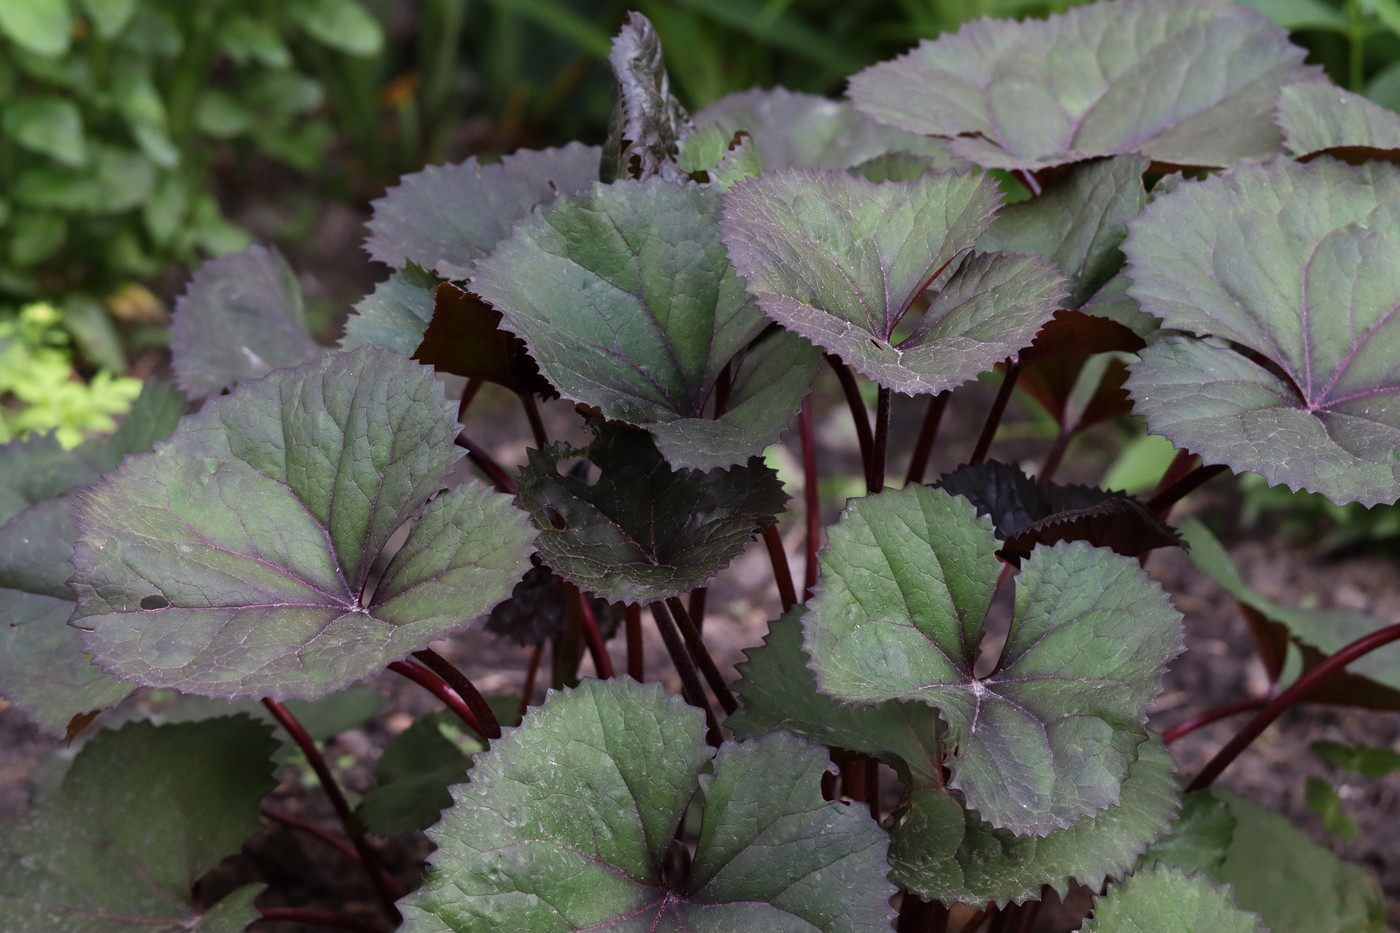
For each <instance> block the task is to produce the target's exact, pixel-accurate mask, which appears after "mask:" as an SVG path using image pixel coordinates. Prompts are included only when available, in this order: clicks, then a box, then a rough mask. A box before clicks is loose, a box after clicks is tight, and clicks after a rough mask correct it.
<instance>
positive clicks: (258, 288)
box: [170, 244, 321, 399]
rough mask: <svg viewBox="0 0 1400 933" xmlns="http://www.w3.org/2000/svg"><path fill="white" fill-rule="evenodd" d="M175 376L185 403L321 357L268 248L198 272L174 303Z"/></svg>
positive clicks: (289, 280)
mask: <svg viewBox="0 0 1400 933" xmlns="http://www.w3.org/2000/svg"><path fill="white" fill-rule="evenodd" d="M170 351H171V354H172V356H173V363H174V367H175V377H176V379H177V380H178V381H179V383H180V388H181V389H183V390H184V392H185V394H186V395H188V396H189V397H190V398H193V399H198V398H203V397H204V396H206V395H211V394H213V393H215V392H218V391H220V390H222V389H226V388H228V387H229V386H232V385H234V384H235V383H239V382H247V381H249V380H251V379H257V378H259V377H260V376H265V375H267V373H269V372H271V371H272V370H274V369H280V368H282V367H286V366H296V365H297V364H298V363H302V362H305V361H306V360H309V359H312V358H314V357H316V356H318V355H320V353H321V348H320V347H319V346H317V345H316V341H315V340H313V339H311V335H310V334H309V333H308V332H307V328H306V308H305V306H304V305H303V304H302V298H301V286H300V285H299V284H297V278H296V274H295V273H294V272H292V268H291V266H289V265H287V261H286V260H285V259H283V258H282V254H281V253H279V252H277V250H276V249H269V248H268V247H265V246H259V245H257V244H253V245H252V246H249V247H248V248H247V249H245V250H244V251H243V252H241V253H235V254H233V255H231V256H224V257H221V258H219V259H213V260H210V261H209V262H206V263H205V264H204V265H202V266H200V267H199V271H198V272H196V273H195V274H194V278H192V279H191V280H190V284H189V287H188V288H187V289H185V293H184V294H183V295H181V296H180V297H179V299H178V300H177V301H176V302H175V316H174V320H173V321H172V322H171V325H170Z"/></svg>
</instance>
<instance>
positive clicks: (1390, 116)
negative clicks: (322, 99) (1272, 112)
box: [1278, 81, 1400, 164]
mask: <svg viewBox="0 0 1400 933" xmlns="http://www.w3.org/2000/svg"><path fill="white" fill-rule="evenodd" d="M1278 125H1279V127H1280V128H1281V129H1282V130H1283V147H1284V148H1285V149H1286V150H1288V152H1289V154H1291V155H1292V156H1294V157H1295V158H1299V159H1304V161H1306V160H1307V157H1309V156H1316V155H1317V154H1318V153H1321V152H1325V153H1327V154H1328V155H1331V156H1333V157H1334V158H1338V159H1341V160H1343V161H1345V162H1351V163H1352V164H1359V163H1361V162H1364V161H1366V160H1367V159H1383V160H1385V161H1387V162H1396V161H1400V115H1397V114H1396V113H1395V111H1393V110H1388V109H1387V108H1385V107H1382V106H1380V105H1379V104H1373V103H1371V102H1370V101H1369V100H1367V99H1366V98H1364V97H1362V96H1361V95H1360V94H1353V93H1351V92H1350V91H1344V90H1342V89H1341V88H1339V87H1337V86H1336V85H1335V84H1332V83H1331V82H1330V81H1300V82H1298V83H1297V84H1290V85H1288V86H1287V87H1285V88H1283V89H1282V90H1281V91H1280V92H1279V99H1278Z"/></svg>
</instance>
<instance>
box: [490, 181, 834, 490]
mask: <svg viewBox="0 0 1400 933" xmlns="http://www.w3.org/2000/svg"><path fill="white" fill-rule="evenodd" d="M719 213H720V194H719V192H718V191H714V190H711V189H709V188H703V187H700V186H697V185H688V186H679V185H673V184H668V183H667V182H664V181H661V180H659V179H651V180H649V181H644V182H638V183H635V184H632V183H628V184H620V185H599V186H598V187H597V188H595V189H594V191H593V192H592V193H591V194H588V195H585V196H581V197H577V198H569V199H567V200H565V201H563V202H561V203H560V204H559V205H557V206H556V207H555V208H554V209H553V210H550V211H547V212H544V213H542V214H540V215H538V216H535V217H531V218H529V219H527V220H525V221H522V222H521V223H520V224H519V225H518V226H517V227H516V228H515V233H514V235H513V236H511V237H510V238H509V239H507V240H505V241H504V242H502V243H501V244H500V245H499V246H498V247H497V248H496V250H495V252H493V253H492V254H491V255H490V256H489V257H487V258H486V259H484V260H482V261H481V263H480V264H479V266H478V268H477V274H476V275H475V276H474V277H473V279H472V288H473V289H474V290H475V291H476V292H477V294H479V295H481V296H482V297H483V298H485V299H486V300H487V301H489V302H491V303H492V304H493V305H495V307H496V309H497V310H499V311H500V312H501V315H502V316H503V318H504V321H505V326H506V328H507V329H509V330H511V331H513V332H515V333H517V334H519V335H520V336H522V337H524V338H525V342H526V344H527V345H528V347H529V350H530V355H531V356H533V357H534V358H535V360H536V361H537V362H538V363H539V367H540V371H541V373H543V375H544V377H545V378H546V379H548V380H549V382H550V383H551V384H553V385H554V386H555V387H557V388H558V389H559V391H560V393H561V394H562V395H563V396H564V397H565V398H569V399H572V400H574V401H578V402H584V403H585V404H588V405H593V406H596V407H597V408H599V409H600V410H601V411H602V413H603V414H604V415H605V416H606V417H608V418H611V419H617V420H621V421H626V422H628V423H630V424H635V425H638V426H640V427H644V428H646V429H647V430H649V431H651V433H652V434H653V436H655V437H656V442H657V446H658V447H660V448H661V451H662V453H663V454H665V455H666V458H667V459H668V460H669V461H671V463H672V464H673V465H675V466H687V467H695V468H698V469H710V468H712V467H720V466H730V465H732V464H735V463H743V462H745V461H746V460H748V458H749V457H750V456H751V455H753V454H756V453H758V452H759V451H761V450H762V449H763V448H764V447H765V446H767V445H768V444H770V443H772V442H773V441H774V440H776V439H777V437H778V435H779V434H780V433H781V431H782V429H783V428H784V427H785V426H786V425H787V423H788V422H789V421H790V420H791V419H792V417H793V416H794V415H795V414H796V413H797V410H798V408H799V407H800V406H801V404H802V397H803V396H804V395H805V394H806V392H807V386H808V384H809V382H810V381H811V379H812V377H813V376H814V375H815V374H816V367H817V365H818V363H819V357H818V354H817V353H816V351H815V350H813V349H812V347H811V346H810V345H809V344H807V343H806V342H805V341H803V340H801V339H799V338H797V337H795V336H793V335H791V334H786V333H783V332H781V331H777V332H775V333H771V334H765V333H764V331H765V329H766V328H768V326H769V324H768V320H767V319H766V318H765V317H764V316H763V314H762V313H761V312H760V311H759V310H758V307H757V306H756V305H755V303H754V301H753V299H752V298H751V297H749V295H748V294H747V293H746V292H745V291H744V286H743V283H742V282H741V281H740V279H739V278H738V277H737V276H736V275H735V274H734V269H733V267H732V266H730V264H729V260H728V258H726V256H725V248H724V243H723V242H722V241H721V239H720V231H719V225H718V220H719ZM726 368H729V371H730V374H731V377H726V376H725V369H726ZM774 373H782V374H783V375H782V378H774ZM726 378H728V384H729V385H730V388H729V389H728V393H727V400H726V404H725V407H724V408H723V410H722V411H721V413H720V416H719V417H718V418H717V419H711V418H706V417H704V415H705V413H706V405H707V404H710V405H711V406H713V403H714V399H713V398H712V397H713V396H714V395H715V394H716V393H717V392H719V391H720V389H719V387H720V385H721V383H722V382H724V381H725V380H726Z"/></svg>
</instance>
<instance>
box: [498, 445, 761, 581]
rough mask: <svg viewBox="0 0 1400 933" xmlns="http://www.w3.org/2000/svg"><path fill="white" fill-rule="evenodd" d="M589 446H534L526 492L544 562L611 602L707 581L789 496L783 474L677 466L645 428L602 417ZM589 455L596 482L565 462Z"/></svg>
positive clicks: (522, 485)
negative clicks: (564, 469) (568, 469)
mask: <svg viewBox="0 0 1400 933" xmlns="http://www.w3.org/2000/svg"><path fill="white" fill-rule="evenodd" d="M597 433H598V436H597V438H596V439H595V440H594V441H593V443H592V444H590V445H589V446H588V447H587V448H585V449H583V450H575V449H573V448H570V447H568V446H566V445H564V444H554V445H551V446H550V447H548V448H546V449H545V450H543V451H539V450H531V451H530V452H529V457H530V463H529V465H528V466H527V467H526V468H525V469H524V470H523V471H522V472H521V475H520V482H519V487H518V496H519V500H520V504H521V506H522V507H523V508H524V509H526V510H527V511H528V512H529V513H530V517H531V519H532V520H533V521H534V523H535V527H536V528H538V529H539V532H540V534H539V537H538V539H537V540H536V542H535V545H536V547H538V548H539V552H540V556H541V558H543V560H544V562H545V563H547V564H548V565H549V566H550V567H552V568H554V570H555V572H557V573H558V574H559V575H560V576H562V577H564V578H565V579H566V580H569V581H570V582H572V583H575V584H577V585H578V587H579V588H580V589H582V590H585V591H591V592H594V593H597V594H598V595H599V596H601V597H603V598H604V599H607V600H610V601H612V602H651V601H654V600H658V599H665V598H667V597H669V596H675V595H677V594H679V593H684V592H685V591H687V590H691V589H694V588H695V587H697V586H704V585H705V582H706V581H707V580H709V578H710V577H712V576H713V575H714V574H716V573H718V572H719V571H720V570H722V569H724V567H725V566H726V565H728V563H729V561H730V560H732V559H733V558H734V556H735V555H737V554H738V553H739V551H740V550H742V549H743V547H744V545H745V544H747V543H748V542H749V541H750V540H751V539H752V538H753V537H754V535H755V534H757V533H758V531H759V529H761V528H762V527H763V526H764V525H771V524H772V523H773V522H774V521H775V520H776V516H777V514H778V513H779V512H781V511H782V508H783V502H784V501H785V500H786V499H787V496H786V495H784V493H783V491H782V484H781V483H779V482H778V477H777V474H775V473H774V472H773V471H772V470H770V469H768V467H766V466H764V465H763V462H762V460H760V459H759V458H757V457H753V458H751V459H750V460H749V463H748V464H747V465H746V466H736V467H730V468H728V469H719V468H716V469H713V470H710V471H709V472H708V473H703V472H701V471H700V470H690V469H681V470H674V469H672V468H671V467H670V466H668V465H667V463H666V461H665V460H664V459H662V457H661V454H660V453H659V452H658V451H657V449H656V445H655V443H654V442H653V441H652V439H651V438H650V437H649V436H648V435H647V433H646V432H645V431H640V430H637V429H635V428H628V427H625V426H623V425H616V424H603V425H600V426H599V427H598V428H597ZM575 457H586V458H587V459H588V460H589V462H590V463H592V465H593V467H594V468H595V469H596V470H598V472H599V473H600V474H601V475H600V476H599V478H598V480H597V481H596V482H595V483H593V484H592V485H590V484H589V483H588V482H587V481H586V480H584V479H583V478H581V477H578V476H572V475H570V476H561V475H560V473H559V469H558V464H559V463H560V462H561V461H564V460H569V459H573V458H575Z"/></svg>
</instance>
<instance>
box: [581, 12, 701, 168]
mask: <svg viewBox="0 0 1400 933" xmlns="http://www.w3.org/2000/svg"><path fill="white" fill-rule="evenodd" d="M608 64H609V65H611V66H612V73H613V79H614V81H615V82H616V83H615V88H616V91H617V98H616V102H615V103H614V105H613V112H612V116H611V118H610V119H609V120H608V141H607V145H605V146H604V147H603V156H602V163H601V165H600V167H599V177H600V178H601V179H602V180H603V181H604V182H608V183H612V182H615V181H617V180H618V179H620V178H626V179H631V180H633V181H640V180H642V179H644V178H664V179H665V180H667V181H669V182H680V181H684V180H685V173H684V172H683V171H682V170H681V168H680V166H679V165H678V164H677V163H676V148H677V144H678V143H679V142H680V139H681V137H683V136H685V135H686V132H687V130H688V129H689V127H690V118H689V116H688V115H687V114H686V112H685V108H684V107H682V106H681V103H680V101H678V100H676V98H675V97H674V96H673V95H672V94H671V79H670V76H669V75H668V74H667V73H666V63H665V62H664V61H663V60H662V55H661V37H660V36H658V35H657V34H656V27H654V26H652V24H651V20H649V19H647V18H646V17H645V16H643V15H642V14H641V13H638V12H636V11H635V10H633V11H629V12H628V13H627V15H626V16H625V17H624V18H623V20H622V28H621V29H619V30H618V33H617V35H616V36H614V37H613V40H612V49H611V51H609V52H608Z"/></svg>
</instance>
